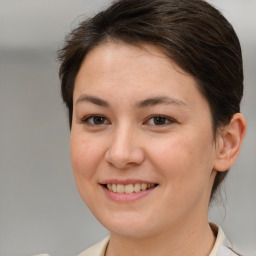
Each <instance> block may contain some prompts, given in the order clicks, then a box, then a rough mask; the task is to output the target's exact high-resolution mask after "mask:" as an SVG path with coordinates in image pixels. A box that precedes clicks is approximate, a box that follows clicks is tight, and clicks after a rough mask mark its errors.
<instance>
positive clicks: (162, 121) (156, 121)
mask: <svg viewBox="0 0 256 256" xmlns="http://www.w3.org/2000/svg"><path fill="white" fill-rule="evenodd" d="M166 121H167V118H166V117H162V116H157V117H154V118H153V122H154V124H155V125H164V124H166Z"/></svg>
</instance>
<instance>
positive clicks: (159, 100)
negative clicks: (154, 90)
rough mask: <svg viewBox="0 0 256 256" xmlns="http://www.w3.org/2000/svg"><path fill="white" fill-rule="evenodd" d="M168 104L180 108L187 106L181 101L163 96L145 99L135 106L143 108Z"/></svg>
mask: <svg viewBox="0 0 256 256" xmlns="http://www.w3.org/2000/svg"><path fill="white" fill-rule="evenodd" d="M169 104H174V105H181V106H185V105H187V104H186V103H185V102H183V101H181V100H178V99H175V98H170V97H166V96H164V97H154V98H149V99H145V100H143V101H141V102H139V103H138V104H137V106H138V107H139V108H144V107H148V106H155V105H169Z"/></svg>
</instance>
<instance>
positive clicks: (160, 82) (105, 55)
mask: <svg viewBox="0 0 256 256" xmlns="http://www.w3.org/2000/svg"><path fill="white" fill-rule="evenodd" d="M188 87H189V88H188ZM188 89H189V90H188ZM120 90H121V91H123V92H125V93H128V92H129V93H130V92H137V94H139V95H140V96H142V95H143V96H145V97H151V96H152V95H150V94H151V93H153V94H155V95H153V96H165V93H166V91H168V90H169V92H170V93H174V92H175V95H174V96H177V97H178V98H179V97H181V98H182V97H185V98H188V99H189V96H190V95H191V93H190V92H189V91H196V93H199V94H201V93H200V92H199V90H198V85H197V83H196V80H195V79H194V78H193V77H192V76H191V75H189V74H188V73H186V72H185V71H184V70H183V69H181V68H180V67H179V66H178V65H177V64H176V63H175V62H174V61H172V60H171V59H170V58H168V57H167V56H166V55H164V54H163V53H162V51H161V50H160V49H159V48H157V47H156V46H153V45H149V44H140V45H138V46H137V45H136V46H134V45H130V44H126V43H123V42H120V41H115V42H106V43H102V44H100V45H99V46H97V47H95V48H93V49H92V50H91V51H90V52H89V53H88V54H87V55H86V57H85V58H84V60H83V63H82V65H81V67H80V70H79V72H78V74H77V77H76V81H75V90H74V98H77V97H79V95H78V94H81V93H83V91H86V92H93V93H102V92H103V91H105V92H106V91H107V92H108V94H110V95H111V94H113V93H114V92H115V93H118V92H119V91H120ZM156 94H161V95H156ZM201 96H202V95H201Z"/></svg>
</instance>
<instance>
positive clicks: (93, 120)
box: [82, 115, 109, 125]
mask: <svg viewBox="0 0 256 256" xmlns="http://www.w3.org/2000/svg"><path fill="white" fill-rule="evenodd" d="M82 123H86V124H89V125H103V124H109V121H108V120H107V119H106V118H105V117H103V116H100V115H92V116H88V117H85V118H84V119H83V120H82Z"/></svg>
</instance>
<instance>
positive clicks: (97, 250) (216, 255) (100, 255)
mask: <svg viewBox="0 0 256 256" xmlns="http://www.w3.org/2000/svg"><path fill="white" fill-rule="evenodd" d="M211 227H212V228H213V229H214V230H216V233H217V238H216V241H215V244H214V247H213V248H212V251H211V253H210V255H209V256H239V255H240V256H241V254H239V253H237V252H235V251H234V249H232V245H231V243H230V242H229V241H228V239H227V238H226V237H225V234H224V232H223V231H222V229H221V228H220V227H219V226H217V225H214V224H211ZM108 243H109V237H106V238H105V239H104V240H102V241H101V242H99V243H98V244H95V245H93V246H92V247H90V248H88V249H87V250H85V251H84V252H82V253H81V254H79V256H105V252H106V249H107V246H108Z"/></svg>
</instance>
